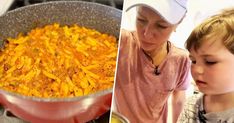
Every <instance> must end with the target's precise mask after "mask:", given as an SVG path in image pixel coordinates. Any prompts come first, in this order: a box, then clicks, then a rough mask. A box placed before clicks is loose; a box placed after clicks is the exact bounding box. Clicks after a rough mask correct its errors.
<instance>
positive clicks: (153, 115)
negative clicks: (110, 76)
mask: <svg viewBox="0 0 234 123" xmlns="http://www.w3.org/2000/svg"><path fill="white" fill-rule="evenodd" d="M134 6H136V7H137V18H136V31H134V32H129V31H126V30H122V31H121V42H120V49H119V50H120V52H119V59H118V68H117V76H116V85H115V104H116V109H117V111H118V112H119V113H121V114H123V115H124V116H126V117H127V118H128V119H129V121H130V122H131V123H156V122H157V123H162V122H163V123H166V122H167V110H168V107H167V100H168V97H169V96H170V95H171V94H172V106H173V122H176V120H177V117H178V115H179V114H180V112H181V110H182V106H183V102H184V100H185V90H186V89H187V87H188V72H189V66H190V63H189V58H188V54H187V52H185V51H183V50H182V49H179V48H176V47H175V46H174V45H173V44H172V43H171V42H169V41H168V38H169V36H170V34H171V33H172V32H173V31H174V30H175V29H176V27H177V25H178V24H179V23H180V22H181V21H182V19H183V17H184V16H185V13H186V11H187V10H186V1H185V0H180V1H176V0H158V1H156V0H143V1H141V0H140V1H136V2H135V3H134V5H132V6H131V7H130V8H132V7H134Z"/></svg>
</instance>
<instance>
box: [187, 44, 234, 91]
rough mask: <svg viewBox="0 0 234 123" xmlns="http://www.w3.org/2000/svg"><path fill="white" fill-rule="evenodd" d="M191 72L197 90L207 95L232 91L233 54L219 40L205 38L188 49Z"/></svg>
mask: <svg viewBox="0 0 234 123" xmlns="http://www.w3.org/2000/svg"><path fill="white" fill-rule="evenodd" d="M190 59H191V61H192V65H191V73H192V76H193V78H194V81H195V82H196V84H197V86H198V88H199V90H200V91H201V92H203V93H205V94H207V95H217V94H224V93H229V92H234V55H233V54H232V53H231V52H229V51H228V49H227V48H226V47H225V46H224V45H223V42H222V41H221V40H205V41H204V42H203V43H202V44H201V47H200V48H199V49H197V51H195V50H194V49H193V48H192V49H191V51H190Z"/></svg>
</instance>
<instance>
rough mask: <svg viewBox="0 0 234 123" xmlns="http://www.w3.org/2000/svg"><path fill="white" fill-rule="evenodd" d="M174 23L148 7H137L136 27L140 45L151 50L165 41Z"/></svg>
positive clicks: (173, 27)
mask: <svg viewBox="0 0 234 123" xmlns="http://www.w3.org/2000/svg"><path fill="white" fill-rule="evenodd" d="M175 27H176V25H171V24H170V23H168V22H166V21H165V20H163V19H162V18H161V16H160V15H158V14H157V13H156V12H155V11H153V10H152V9H150V8H147V7H143V6H139V7H138V8H137V18H136V29H137V34H138V38H139V41H140V46H141V47H142V48H143V49H144V50H145V51H149V52H150V51H153V50H154V49H157V48H159V47H161V46H162V44H163V43H165V42H166V41H167V40H168V38H169V36H170V34H171V32H172V31H173V30H174V29H175Z"/></svg>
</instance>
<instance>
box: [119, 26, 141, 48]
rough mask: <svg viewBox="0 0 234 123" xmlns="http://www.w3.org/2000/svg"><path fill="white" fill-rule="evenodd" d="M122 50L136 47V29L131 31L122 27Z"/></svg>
mask: <svg viewBox="0 0 234 123" xmlns="http://www.w3.org/2000/svg"><path fill="white" fill-rule="evenodd" d="M120 37H121V38H120V51H124V52H125V51H126V50H129V49H130V48H133V49H135V48H134V47H136V46H137V43H136V42H137V41H136V40H137V38H136V32H135V31H129V30H125V29H121V36H120Z"/></svg>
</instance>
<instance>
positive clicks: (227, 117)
mask: <svg viewBox="0 0 234 123" xmlns="http://www.w3.org/2000/svg"><path fill="white" fill-rule="evenodd" d="M203 97H204V95H203V94H200V93H199V94H194V95H193V96H192V97H191V98H189V99H188V100H187V102H186V104H185V107H184V110H183V111H182V113H181V114H180V117H179V119H178V123H234V108H232V109H228V110H225V111H222V112H211V113H205V112H204V106H203ZM202 119H203V121H204V122H203V121H202Z"/></svg>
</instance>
